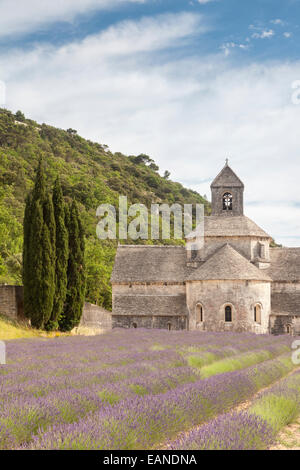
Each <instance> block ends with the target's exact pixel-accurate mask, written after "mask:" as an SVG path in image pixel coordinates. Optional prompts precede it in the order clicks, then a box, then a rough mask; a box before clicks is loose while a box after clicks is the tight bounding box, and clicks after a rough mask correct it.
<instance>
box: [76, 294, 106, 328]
mask: <svg viewBox="0 0 300 470" xmlns="http://www.w3.org/2000/svg"><path fill="white" fill-rule="evenodd" d="M111 328H112V316H111V312H109V311H108V310H105V309H104V308H102V307H99V306H98V305H94V304H90V303H88V302H85V304H84V307H83V312H82V317H81V320H80V324H79V326H78V328H77V329H76V332H77V333H80V332H81V331H83V329H85V330H90V331H93V332H94V333H95V334H99V333H102V332H104V331H107V330H111Z"/></svg>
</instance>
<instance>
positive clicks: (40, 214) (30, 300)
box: [23, 161, 55, 328]
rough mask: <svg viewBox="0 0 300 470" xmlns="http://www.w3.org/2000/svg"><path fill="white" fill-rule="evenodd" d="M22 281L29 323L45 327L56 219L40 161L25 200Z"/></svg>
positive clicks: (51, 290)
mask: <svg viewBox="0 0 300 470" xmlns="http://www.w3.org/2000/svg"><path fill="white" fill-rule="evenodd" d="M23 284H24V314H25V315H26V317H28V318H30V320H31V324H32V326H34V327H36V328H44V326H45V325H46V324H47V322H48V321H49V319H50V316H51V312H52V308H53V299H54V292H55V219H54V211H53V204H52V200H51V198H50V197H49V195H48V194H47V193H46V185H45V176H44V168H43V162H42V161H40V162H39V165H38V169H37V172H36V178H35V185H34V188H33V191H32V193H31V194H29V196H28V197H27V200H26V208H25V216H24V248H23Z"/></svg>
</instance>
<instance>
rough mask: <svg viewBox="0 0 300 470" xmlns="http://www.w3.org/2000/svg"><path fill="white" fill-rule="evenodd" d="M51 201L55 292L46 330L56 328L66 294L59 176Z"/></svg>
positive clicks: (66, 247) (66, 252)
mask: <svg viewBox="0 0 300 470" xmlns="http://www.w3.org/2000/svg"><path fill="white" fill-rule="evenodd" d="M52 202H53V209H54V218H55V229H56V231H55V239H56V245H55V250H56V253H55V254H56V260H55V294H54V302H53V309H52V313H51V317H50V320H49V322H48V323H47V325H46V329H47V330H57V329H58V323H59V318H60V317H61V315H62V314H63V309H64V303H65V300H66V295H67V269H68V259H69V244H68V243H69V236H68V230H67V228H66V224H65V204H64V199H63V193H62V189H61V184H60V180H59V178H57V179H56V181H55V183H54V187H53V195H52Z"/></svg>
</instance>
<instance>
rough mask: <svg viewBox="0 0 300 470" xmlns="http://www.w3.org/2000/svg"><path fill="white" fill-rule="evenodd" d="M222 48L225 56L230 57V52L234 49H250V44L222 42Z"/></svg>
mask: <svg viewBox="0 0 300 470" xmlns="http://www.w3.org/2000/svg"><path fill="white" fill-rule="evenodd" d="M220 49H221V50H222V51H223V52H224V55H225V57H228V56H229V54H230V53H231V51H232V49H242V50H247V49H249V45H248V44H238V43H236V42H226V43H225V44H222V46H221V47H220Z"/></svg>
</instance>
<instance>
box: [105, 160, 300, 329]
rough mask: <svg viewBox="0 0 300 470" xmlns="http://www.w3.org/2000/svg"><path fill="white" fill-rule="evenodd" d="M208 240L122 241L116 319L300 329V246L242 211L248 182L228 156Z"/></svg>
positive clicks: (150, 324) (215, 185)
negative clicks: (280, 243) (282, 244)
mask: <svg viewBox="0 0 300 470" xmlns="http://www.w3.org/2000/svg"><path fill="white" fill-rule="evenodd" d="M211 192H212V215H211V216H208V217H205V218H204V219H205V220H204V245H202V246H201V248H200V249H198V250H194V249H193V250H191V249H190V248H191V245H192V244H195V241H196V233H197V232H196V231H195V232H192V233H191V234H190V235H189V236H188V237H187V239H186V247H178V246H149V245H147V246H146V245H144V246H143V245H134V246H126V245H121V246H119V247H118V250H117V255H116V260H115V266H114V269H113V273H112V278H111V281H112V293H113V312H112V323H113V326H114V327H127V328H139V327H144V328H165V329H170V330H173V329H174V330H180V329H189V330H200V331H237V332H242V331H249V332H254V333H273V334H284V333H287V334H296V333H297V334H298V333H300V248H272V247H271V246H270V244H271V241H272V238H271V237H270V235H268V234H267V233H266V232H265V231H264V230H263V229H261V228H260V227H258V225H256V224H255V223H254V222H253V221H252V220H250V219H249V218H248V217H246V216H245V215H244V207H243V193H244V184H243V183H242V181H241V180H240V179H239V178H238V176H237V175H236V174H235V173H234V172H233V170H232V169H231V168H230V167H229V166H228V163H226V165H225V167H224V168H223V170H222V171H221V172H220V173H219V175H218V176H217V177H216V178H215V180H214V181H213V182H212V184H211Z"/></svg>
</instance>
